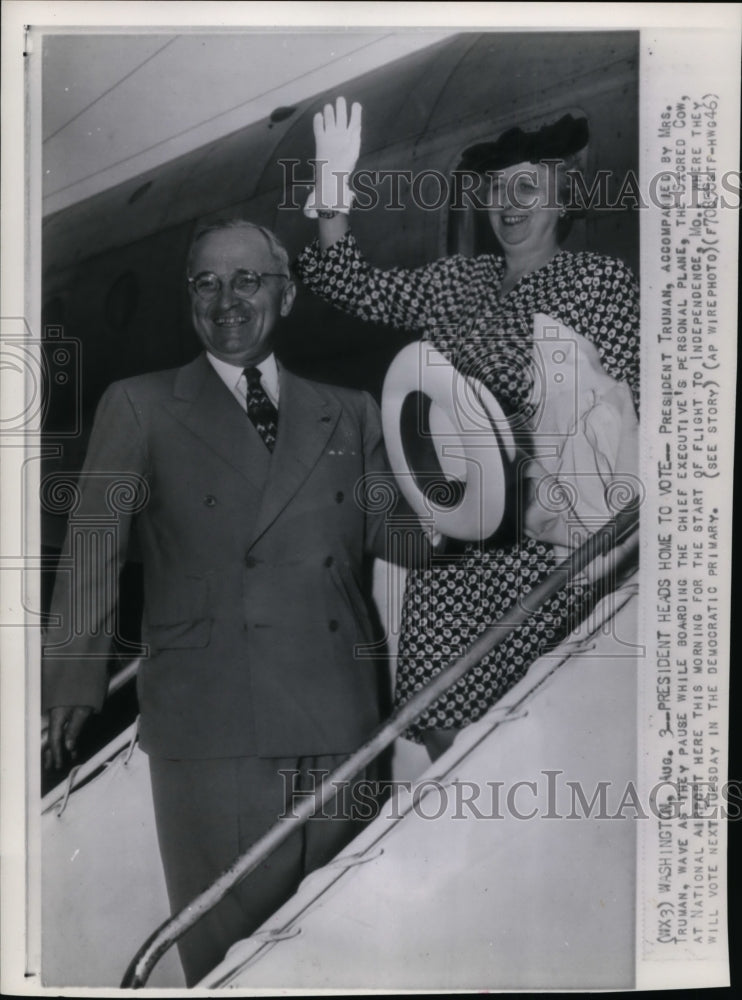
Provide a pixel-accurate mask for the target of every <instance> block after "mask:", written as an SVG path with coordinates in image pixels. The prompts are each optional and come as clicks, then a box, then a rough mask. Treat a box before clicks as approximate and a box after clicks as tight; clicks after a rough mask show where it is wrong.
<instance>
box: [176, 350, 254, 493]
mask: <svg viewBox="0 0 742 1000" xmlns="http://www.w3.org/2000/svg"><path fill="white" fill-rule="evenodd" d="M165 405H166V407H167V409H168V410H169V412H170V413H171V414H172V415H173V417H175V419H176V420H178V421H179V422H180V423H181V424H183V426H184V427H186V428H187V429H188V430H189V431H190V432H191V433H192V434H194V435H195V436H196V437H197V438H199V439H200V440H201V441H202V442H203V443H204V444H205V445H206V446H207V448H208V449H209V450H210V451H212V452H214V454H216V455H219V457H220V458H222V459H224V461H225V462H227V463H229V465H231V466H232V467H233V468H234V469H236V470H237V472H239V473H240V475H242V476H244V478H245V479H247V480H248V482H249V483H250V484H251V485H252V486H254V488H255V489H256V490H258V491H259V492H261V493H262V492H263V489H264V487H265V485H266V480H267V477H268V469H269V468H270V454H269V452H268V451H267V449H266V447H265V445H264V444H263V442H262V441H261V440H260V437H259V436H258V433H257V431H256V430H255V428H254V427H253V426H252V424H251V423H250V421H249V419H248V418H247V415H246V414H245V412H244V411H243V410H242V408H241V407H240V405H239V403H238V402H237V400H236V399H235V398H234V397H233V396H232V394H231V393H230V391H229V389H228V388H227V387H226V386H225V385H224V383H223V382H222V380H221V379H220V378H219V376H218V375H217V374H216V372H215V371H214V369H213V368H212V367H211V365H210V364H209V362H208V361H207V359H206V356H205V355H203V354H202V355H200V356H199V357H198V358H196V360H195V361H192V362H191V363H190V364H189V365H186V366H185V367H184V368H181V369H180V370H179V371H178V374H177V376H176V379H175V386H174V390H173V398H172V399H170V400H168V401H167V402H166V404H165Z"/></svg>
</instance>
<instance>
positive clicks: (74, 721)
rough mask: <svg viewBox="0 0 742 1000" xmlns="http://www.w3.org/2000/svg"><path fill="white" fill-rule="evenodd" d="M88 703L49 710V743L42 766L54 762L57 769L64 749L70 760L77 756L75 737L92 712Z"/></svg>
mask: <svg viewBox="0 0 742 1000" xmlns="http://www.w3.org/2000/svg"><path fill="white" fill-rule="evenodd" d="M92 711H93V710H92V708H90V707H89V706H88V705H60V706H58V707H56V708H52V709H51V710H50V712H49V745H48V746H47V748H46V750H45V751H44V768H45V769H46V770H47V771H48V770H49V768H50V767H51V766H52V764H54V767H55V768H56V769H57V770H59V769H60V768H61V767H62V764H63V762H64V750H65V749H66V750H67V751H68V752H69V754H70V757H71V758H72V760H75V758H76V757H77V750H76V747H77V738H78V736H79V735H80V730H81V729H82V727H83V726H84V725H85V722H86V721H87V718H88V716H89V715H90V714H91V712H92Z"/></svg>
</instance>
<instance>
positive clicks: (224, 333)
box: [189, 228, 296, 368]
mask: <svg viewBox="0 0 742 1000" xmlns="http://www.w3.org/2000/svg"><path fill="white" fill-rule="evenodd" d="M282 270H283V268H282V267H281V265H280V264H279V263H278V262H277V261H276V259H275V257H274V256H273V252H272V249H271V247H270V245H269V244H268V242H267V240H266V239H265V237H264V236H263V235H262V233H260V232H259V231H258V230H257V229H249V228H231V229H217V230H214V231H213V232H209V233H206V234H205V235H204V236H202V237H201V239H199V240H198V241H197V243H196V244H195V246H194V248H193V251H192V254H191V259H190V267H189V275H190V277H192V278H195V277H197V276H198V275H201V274H211V275H215V276H216V278H218V279H219V280H218V284H220V285H221V287H220V288H219V290H218V292H217V293H216V294H215V295H214V297H213V298H211V299H209V300H208V301H206V300H204V299H203V298H201V297H200V296H199V295H198V294H197V292H196V291H195V290H194V288H193V286H192V285H191V287H190V296H191V317H192V320H193V326H194V328H195V330H196V334H197V335H198V339H199V340H200V341H201V343H202V344H203V346H204V347H205V348H206V350H207V351H209V352H210V353H211V354H213V355H214V356H215V357H217V358H219V359H220V360H221V361H226V362H227V363H228V364H231V365H236V366H238V367H240V368H244V367H246V366H247V365H256V364H259V363H260V362H261V361H262V360H263V359H264V358H266V357H267V356H268V355H269V354H270V353H271V351H272V350H273V334H274V330H275V326H276V323H277V322H278V320H279V318H280V317H281V316H287V315H288V314H289V312H290V311H291V307H292V305H293V304H294V297H295V295H296V288H295V286H294V284H293V282H292V281H291V279H290V278H288V276H286V277H281V276H278V277H275V276H274V274H275V273H276V272H281V271H282ZM245 271H254V272H257V273H258V274H265V275H270V276H267V277H263V278H261V281H260V287H259V288H258V290H257V291H256V292H254V293H253V294H252V295H250V296H245V295H244V294H243V295H240V294H238V292H236V291H235V290H234V287H233V284H234V279H235V276H237V275H239V274H240V272H245ZM238 287H239V286H238Z"/></svg>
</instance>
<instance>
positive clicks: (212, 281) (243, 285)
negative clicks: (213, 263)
mask: <svg viewBox="0 0 742 1000" xmlns="http://www.w3.org/2000/svg"><path fill="white" fill-rule="evenodd" d="M263 278H286V279H287V280H288V278H289V275H288V274H272V273H271V272H270V271H264V272H262V273H261V274H258V272H257V271H235V273H234V274H233V275H232V277H231V278H230V281H229V284H230V287H231V289H232V291H233V292H234V294H235V295H237V296H239V298H241V299H251V298H252V297H253V295H256V294H257V292H258V290H259V289H260V286H261V285H262V283H263ZM188 287H189V288H191V289H192V290H193V291H194V292H195V293H196V295H198V297H199V298H200V299H203V301H204V302H211V300H212V299H215V298H216V297H217V295H218V294H219V293H220V292H221V290H222V279H221V278H220V277H219V276H218V275H217V274H212V272H211V271H202V272H201V273H200V274H197V275H196V276H195V277H193V278H189V279H188Z"/></svg>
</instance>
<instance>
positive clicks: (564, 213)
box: [559, 208, 567, 219]
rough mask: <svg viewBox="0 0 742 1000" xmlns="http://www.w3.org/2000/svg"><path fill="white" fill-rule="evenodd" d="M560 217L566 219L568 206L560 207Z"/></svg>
mask: <svg viewBox="0 0 742 1000" xmlns="http://www.w3.org/2000/svg"><path fill="white" fill-rule="evenodd" d="M559 218H560V219H566V218H567V209H566V208H560V209H559Z"/></svg>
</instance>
